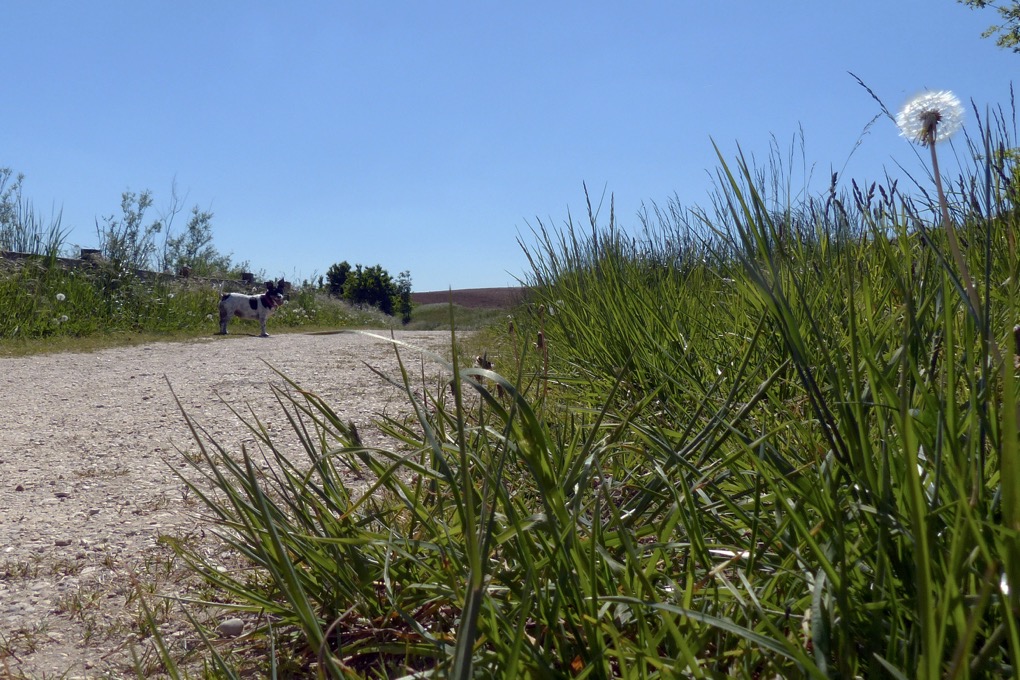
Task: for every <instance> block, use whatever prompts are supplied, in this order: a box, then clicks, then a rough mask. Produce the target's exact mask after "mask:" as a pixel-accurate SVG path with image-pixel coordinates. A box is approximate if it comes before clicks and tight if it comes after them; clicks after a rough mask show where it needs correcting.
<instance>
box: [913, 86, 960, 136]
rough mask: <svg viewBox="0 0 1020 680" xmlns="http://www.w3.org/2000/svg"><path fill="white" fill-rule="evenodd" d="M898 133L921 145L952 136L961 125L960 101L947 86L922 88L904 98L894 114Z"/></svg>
mask: <svg viewBox="0 0 1020 680" xmlns="http://www.w3.org/2000/svg"><path fill="white" fill-rule="evenodd" d="M896 125H898V126H899V128H900V134H901V135H902V136H904V137H906V138H907V139H909V140H911V141H913V142H917V143H918V144H920V145H921V146H931V145H932V144H935V143H937V142H942V141H945V140H947V139H949V138H950V137H952V136H953V135H954V134H955V133H956V132H957V131H958V130H959V129H960V128H961V127H962V126H963V105H962V104H961V103H960V100H959V99H957V98H956V95H955V94H953V93H952V92H950V91H949V90H939V91H938V92H925V93H923V94H919V95H918V96H916V97H914V98H913V99H911V100H910V101H909V102H907V104H906V106H904V107H903V109H901V110H900V112H899V114H897V116H896Z"/></svg>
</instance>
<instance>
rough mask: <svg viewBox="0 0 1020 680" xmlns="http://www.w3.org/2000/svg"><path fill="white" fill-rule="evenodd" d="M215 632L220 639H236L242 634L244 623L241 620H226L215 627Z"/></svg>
mask: <svg viewBox="0 0 1020 680" xmlns="http://www.w3.org/2000/svg"><path fill="white" fill-rule="evenodd" d="M216 632H217V633H219V634H220V635H221V636H222V637H237V636H238V635H240V634H241V633H243V632H244V621H242V620H241V619H227V620H226V621H224V622H222V623H221V624H220V625H218V626H216Z"/></svg>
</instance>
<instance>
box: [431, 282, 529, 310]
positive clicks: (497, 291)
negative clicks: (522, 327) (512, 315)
mask: <svg viewBox="0 0 1020 680" xmlns="http://www.w3.org/2000/svg"><path fill="white" fill-rule="evenodd" d="M523 298H524V288H521V287H516V286H515V287H504V288H462V289H460V290H437V291H432V292H428V293H411V301H412V302H414V304H416V305H432V304H437V303H438V304H445V303H447V302H450V300H453V303H454V304H456V305H460V306H461V307H471V308H487V309H492V308H499V309H505V308H508V307H513V306H514V305H515V304H517V303H518V302H520V301H521V300H522V299H523Z"/></svg>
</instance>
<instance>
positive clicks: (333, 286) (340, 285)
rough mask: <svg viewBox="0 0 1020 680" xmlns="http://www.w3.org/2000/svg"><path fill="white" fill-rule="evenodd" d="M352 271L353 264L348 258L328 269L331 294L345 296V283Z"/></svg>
mask: <svg viewBox="0 0 1020 680" xmlns="http://www.w3.org/2000/svg"><path fill="white" fill-rule="evenodd" d="M350 273H351V265H350V263H349V262H348V261H347V260H344V261H343V262H340V263H337V264H333V265H330V267H329V269H327V270H326V280H327V281H329V294H330V295H335V296H336V297H342V296H343V294H344V284H345V283H346V282H347V276H348V275H349V274H350Z"/></svg>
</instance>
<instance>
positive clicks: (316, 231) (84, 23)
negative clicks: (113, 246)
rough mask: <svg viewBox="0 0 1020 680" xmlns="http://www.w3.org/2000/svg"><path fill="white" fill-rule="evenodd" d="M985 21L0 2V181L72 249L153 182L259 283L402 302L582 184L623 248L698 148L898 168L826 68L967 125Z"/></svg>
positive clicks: (159, 196) (907, 8)
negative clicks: (396, 286)
mask: <svg viewBox="0 0 1020 680" xmlns="http://www.w3.org/2000/svg"><path fill="white" fill-rule="evenodd" d="M996 18H997V17H996V15H995V13H994V12H993V11H992V10H981V11H974V10H970V9H968V8H967V7H965V6H963V5H961V4H959V3H957V2H955V0H858V1H857V2H827V1H821V0H789V1H784V0H777V1H775V2H761V1H758V0H754V1H751V0H733V1H731V2H711V1H708V2H706V1H701V2H692V1H681V0H671V1H668V2H666V1H652V2H607V1H603V0H593V1H590V2H578V1H572V2H546V1H542V2H533V1H526V2H513V3H509V2H502V3H496V2H477V1H476V2H466V1H456V2H428V1H416V2H410V1H408V2H382V1H380V2H368V1H367V0H366V1H363V2H341V1H328V2H327V1H324V0H323V1H308V2H284V1H283V0H280V1H279V2H260V1H244V2H242V1H240V0H234V1H219V2H210V1H207V0H202V1H201V2H199V1H195V0H173V1H156V0H151V1H150V0H146V1H144V2H127V1H125V0H92V1H90V2H79V1H74V2H72V1H60V2H57V1H50V0H32V1H27V0H22V1H14V0H10V1H8V2H4V3H3V13H2V23H0V45H3V55H4V56H3V75H2V76H0V83H2V84H3V96H2V100H0V101H2V104H0V166H7V167H10V168H12V169H14V170H15V171H16V172H21V173H24V174H25V176H26V179H25V195H26V196H27V197H29V198H31V199H32V201H33V202H34V204H35V208H36V212H39V213H42V214H43V215H44V216H45V217H46V218H47V219H48V218H49V217H50V215H51V210H53V211H59V210H63V222H62V224H63V226H64V227H65V228H71V229H72V232H71V235H70V237H69V239H68V241H69V243H72V244H77V245H81V246H85V247H90V246H94V245H95V244H96V241H97V239H96V229H95V222H96V219H97V217H101V216H104V215H113V214H119V212H120V196H121V193H122V192H124V191H125V190H131V191H135V192H138V191H141V190H143V189H149V190H151V191H152V192H153V195H154V197H155V200H156V207H160V206H163V205H164V204H165V203H166V202H167V201H168V200H169V196H170V187H171V184H172V182H173V181H174V180H175V178H176V182H177V186H178V190H179V192H180V193H181V194H186V203H187V206H188V207H190V206H192V205H196V204H197V205H198V206H199V207H200V208H202V209H203V210H211V211H212V212H213V213H214V215H215V216H214V218H213V229H214V235H215V244H216V246H217V247H218V248H219V250H220V251H222V252H224V253H230V254H232V256H233V258H234V259H235V261H244V260H247V261H249V262H250V263H251V265H252V267H253V268H254V269H255V270H265V272H266V273H267V274H269V275H272V276H278V275H285V276H286V277H287V278H288V279H291V280H300V279H302V278H307V277H311V276H312V275H315V274H322V273H324V272H325V270H326V269H327V268H328V267H329V265H330V264H332V263H334V262H340V261H342V260H347V261H348V262H350V263H352V264H356V263H360V264H364V265H374V264H380V265H382V267H383V268H384V269H386V270H387V271H389V272H390V273H391V274H393V275H396V274H397V273H399V272H401V271H404V270H410V272H411V276H412V280H413V287H414V289H415V290H417V291H427V290H445V289H447V288H450V287H452V288H471V287H488V286H503V285H513V284H515V283H516V278H517V277H519V276H521V275H523V274H524V273H525V271H526V267H527V262H526V259H525V257H524V255H523V253H522V251H521V249H520V247H519V246H518V244H517V239H518V237H523V238H524V239H525V240H530V239H529V237H530V234H531V231H530V227H529V225H534V224H535V223H536V219H541V220H542V221H544V222H546V223H547V224H553V225H560V224H562V223H563V222H564V221H565V219H566V218H567V215H568V212H569V213H570V214H572V215H573V216H574V217H575V218H578V217H582V218H583V217H584V214H585V202H584V194H583V189H582V182H584V183H587V186H588V188H589V189H590V190H591V191H592V192H593V193H594V194H595V198H597V197H598V195H600V194H601V193H602V191H603V189H605V191H606V192H607V198H608V193H612V194H614V195H615V203H616V214H617V218H618V221H619V223H620V224H621V225H623V226H624V227H630V228H632V229H636V228H637V227H638V222H637V219H636V214H637V212H638V210H639V209H640V207H641V205H642V203H646V204H648V203H651V202H658V203H664V202H665V201H666V200H667V199H668V198H669V197H670V196H673V195H674V194H676V195H677V196H678V197H679V199H680V201H681V202H682V203H684V204H687V205H699V204H700V205H707V204H708V195H709V190H710V188H711V181H710V177H709V175H710V173H711V172H714V169H715V168H716V167H717V161H716V157H715V152H714V151H713V148H712V140H715V141H716V142H717V143H718V144H719V145H720V147H721V148H722V150H723V153H724V154H725V155H727V156H728V157H730V158H732V156H733V155H734V154H735V153H736V150H737V145H738V144H739V145H740V146H741V147H742V148H743V149H744V151H745V152H746V153H748V154H754V155H755V156H756V157H760V158H764V157H765V156H766V155H767V152H768V148H769V142H770V139H771V137H772V136H773V135H774V136H775V138H776V139H777V140H779V142H780V144H781V146H783V147H786V148H788V147H789V145H790V142H791V141H792V140H793V138H794V135H795V134H797V132H798V130H799V129H800V128H803V130H804V135H805V152H806V159H807V161H808V163H810V164H813V165H814V166H815V174H816V176H817V177H819V178H821V179H820V183H822V184H824V182H826V181H827V178H828V174H829V171H830V169H836V170H842V169H843V168H844V165H846V169H845V173H846V174H845V176H846V178H847V179H849V178H850V177H855V178H857V179H858V180H859V181H861V180H873V179H881V177H882V176H883V173H884V171H885V170H886V169H895V166H896V164H897V163H901V164H903V165H905V166H906V167H907V168H911V169H914V170H919V169H920V167H921V166H920V161H919V160H918V159H917V157H916V155H915V152H914V149H913V148H912V147H911V145H910V144H909V143H907V142H906V141H905V140H903V139H902V138H900V137H899V136H898V131H897V130H896V128H895V126H894V124H893V123H892V122H891V121H888V120H881V121H879V122H878V123H876V125H875V126H874V127H873V128H872V129H871V130H870V132H869V133H868V134H867V135H865V136H864V137H863V139H862V137H861V135H862V132H863V130H864V128H865V126H866V125H867V124H868V122H869V121H870V120H871V119H872V118H873V117H874V116H875V115H876V114H877V113H878V112H879V108H878V106H877V104H876V103H875V102H874V101H873V100H872V98H871V97H870V96H869V95H868V94H867V92H866V91H865V90H864V89H862V88H861V87H860V86H859V85H858V84H857V83H856V82H855V81H854V79H853V78H852V77H851V76H850V75H848V71H852V72H854V73H856V74H857V75H859V76H860V77H861V78H862V79H863V80H864V81H865V82H866V83H867V84H868V85H869V86H870V87H871V88H872V89H873V90H874V91H875V92H876V94H878V95H879V96H880V97H882V99H883V100H884V101H885V103H886V104H887V105H888V106H889V108H890V109H892V110H893V112H894V113H895V111H896V110H897V109H898V108H899V107H900V106H901V105H902V104H903V103H904V102H905V101H906V100H907V99H908V98H909V97H910V96H912V95H914V94H916V93H917V92H919V91H921V90H923V89H926V88H928V89H950V90H953V91H954V92H955V93H956V94H957V95H958V96H959V97H960V98H961V100H963V101H964V102H965V103H966V104H968V115H969V118H968V120H969V121H970V122H971V123H972V122H973V116H972V115H970V111H969V103H970V101H971V100H973V101H974V102H976V103H977V105H978V106H979V107H980V108H981V109H982V110H983V109H984V107H985V106H987V105H992V106H998V105H1002V106H1004V107H1008V106H1009V98H1010V83H1011V80H1012V79H1013V78H1014V77H1015V75H1014V74H1017V73H1020V55H1015V54H1013V53H1011V52H1008V51H1005V50H1002V49H1000V48H998V47H996V46H995V44H994V40H992V39H982V38H981V37H980V34H981V32H982V30H984V29H985V28H986V27H987V26H988V25H989V24H991V23H994V21H995V19H996ZM858 140H860V141H861V144H860V146H859V148H857V149H856V151H854V148H855V145H856V144H857V142H858ZM851 152H853V155H852V157H851ZM848 158H850V162H849V164H847V159H848ZM606 212H608V211H606ZM153 216H154V215H153ZM184 217H186V216H182V217H181V218H180V219H179V220H178V223H179V226H181V227H183V224H184Z"/></svg>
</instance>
